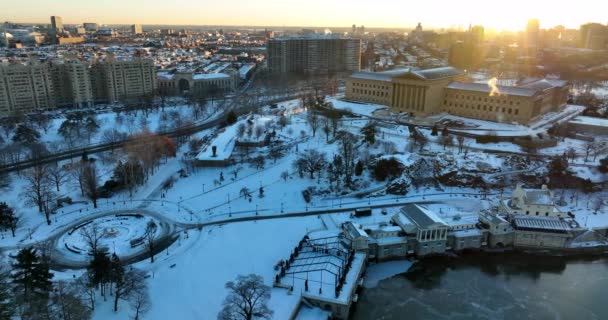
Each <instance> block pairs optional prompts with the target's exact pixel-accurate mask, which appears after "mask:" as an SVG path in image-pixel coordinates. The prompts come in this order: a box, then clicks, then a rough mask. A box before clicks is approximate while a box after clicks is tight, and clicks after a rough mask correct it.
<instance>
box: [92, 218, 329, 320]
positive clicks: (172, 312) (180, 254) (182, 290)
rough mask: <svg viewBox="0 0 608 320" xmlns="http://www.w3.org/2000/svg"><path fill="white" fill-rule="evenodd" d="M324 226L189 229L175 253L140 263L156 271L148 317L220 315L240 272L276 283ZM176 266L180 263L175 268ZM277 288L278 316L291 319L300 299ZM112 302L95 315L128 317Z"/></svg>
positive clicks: (286, 223)
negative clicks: (284, 264) (283, 267)
mask: <svg viewBox="0 0 608 320" xmlns="http://www.w3.org/2000/svg"><path fill="white" fill-rule="evenodd" d="M319 228H322V224H321V220H320V219H319V218H318V217H316V216H312V217H305V218H290V219H277V220H263V221H257V222H242V223H233V224H229V225H224V226H217V227H210V228H203V229H202V231H197V230H191V231H188V234H189V239H183V237H182V240H181V243H180V244H178V245H174V246H173V247H171V249H170V255H169V256H164V254H163V253H161V254H159V255H158V260H157V262H155V263H154V264H150V263H149V261H142V262H140V263H137V264H136V265H135V267H137V268H141V269H143V270H148V271H150V273H151V274H153V276H152V277H151V278H150V279H149V282H148V283H149V286H150V294H151V298H152V306H153V307H152V310H150V312H149V313H148V314H147V315H146V317H145V319H146V320H165V319H215V318H216V317H217V313H218V312H219V310H220V308H221V305H222V301H223V300H224V298H225V296H226V294H227V291H226V290H225V289H224V285H225V283H226V282H227V281H231V280H234V279H235V278H236V275H239V274H243V275H245V274H249V273H256V274H259V275H261V276H263V277H264V282H265V283H266V284H267V285H272V281H273V277H274V274H275V272H276V271H274V269H273V267H274V264H275V263H276V262H277V261H279V260H280V259H284V258H285V255H286V254H288V253H289V252H290V251H291V250H292V249H293V247H295V246H296V245H297V244H298V242H299V241H300V239H302V237H303V236H304V235H305V234H306V233H307V232H308V231H312V230H314V229H319ZM172 265H175V266H174V267H173V268H172V267H171V266H172ZM284 291H285V290H284V289H273V290H272V297H271V301H270V307H271V309H273V310H274V311H275V315H274V317H273V319H287V318H288V316H289V314H290V313H291V311H292V310H293V308H294V307H295V305H296V303H297V301H298V299H299V297H297V295H291V296H289V295H286V294H285V293H284ZM110 307H111V306H110V304H107V303H106V304H101V305H100V308H99V310H98V311H97V312H96V313H95V317H94V319H97V320H106V319H126V318H127V314H128V313H127V311H128V308H127V306H126V305H123V306H122V307H121V311H120V313H119V314H118V315H116V314H114V313H113V312H112V311H111V310H110Z"/></svg>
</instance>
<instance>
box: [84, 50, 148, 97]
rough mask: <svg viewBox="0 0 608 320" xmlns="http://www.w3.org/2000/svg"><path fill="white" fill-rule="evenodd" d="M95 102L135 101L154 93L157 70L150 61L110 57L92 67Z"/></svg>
mask: <svg viewBox="0 0 608 320" xmlns="http://www.w3.org/2000/svg"><path fill="white" fill-rule="evenodd" d="M91 80H92V81H91V82H92V85H93V96H94V97H95V101H96V102H101V103H114V102H137V101H140V100H141V99H142V98H143V97H144V96H146V95H153V94H155V92H156V89H157V84H156V69H155V67H154V64H153V63H152V61H150V60H143V59H137V60H130V61H115V60H114V59H113V58H112V57H111V58H109V59H108V60H106V61H104V62H98V63H95V64H93V66H92V68H91Z"/></svg>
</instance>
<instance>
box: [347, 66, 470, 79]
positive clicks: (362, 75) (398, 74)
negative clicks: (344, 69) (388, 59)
mask: <svg viewBox="0 0 608 320" xmlns="http://www.w3.org/2000/svg"><path fill="white" fill-rule="evenodd" d="M464 74H465V73H464V72H463V71H461V70H458V69H456V68H454V67H444V68H435V69H426V70H417V71H412V70H411V69H410V68H399V69H394V70H387V71H382V72H357V73H353V74H352V75H351V77H352V78H357V79H365V80H378V81H391V80H392V79H394V78H415V79H421V80H438V79H444V78H450V77H457V76H462V75H464Z"/></svg>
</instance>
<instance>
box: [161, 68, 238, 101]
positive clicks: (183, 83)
mask: <svg viewBox="0 0 608 320" xmlns="http://www.w3.org/2000/svg"><path fill="white" fill-rule="evenodd" d="M156 77H157V81H158V90H159V92H160V93H161V94H164V95H167V96H177V95H183V94H184V93H187V92H189V93H192V94H193V95H197V96H202V97H206V96H209V95H215V94H218V93H228V92H234V91H236V89H237V87H238V84H239V73H238V72H237V71H236V70H233V69H226V70H224V71H223V72H220V73H206V74H194V73H192V72H175V73H167V72H159V73H158V74H157V75H156Z"/></svg>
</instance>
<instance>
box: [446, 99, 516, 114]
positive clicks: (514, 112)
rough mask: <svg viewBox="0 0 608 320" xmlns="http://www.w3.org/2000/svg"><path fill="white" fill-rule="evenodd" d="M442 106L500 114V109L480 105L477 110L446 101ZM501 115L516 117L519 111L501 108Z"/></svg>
mask: <svg viewBox="0 0 608 320" xmlns="http://www.w3.org/2000/svg"><path fill="white" fill-rule="evenodd" d="M443 104H444V105H445V106H446V107H457V108H463V109H471V110H480V111H481V110H483V111H496V112H501V110H500V107H496V108H494V107H492V106H487V105H485V104H484V105H481V104H478V105H477V108H475V106H470V105H468V104H462V103H453V102H448V101H447V100H445V101H444V102H443ZM502 113H507V114H514V115H518V114H519V109H512V108H505V107H503V108H502Z"/></svg>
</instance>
